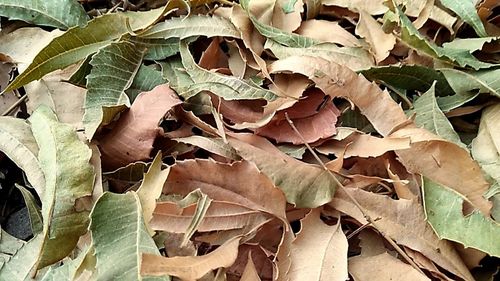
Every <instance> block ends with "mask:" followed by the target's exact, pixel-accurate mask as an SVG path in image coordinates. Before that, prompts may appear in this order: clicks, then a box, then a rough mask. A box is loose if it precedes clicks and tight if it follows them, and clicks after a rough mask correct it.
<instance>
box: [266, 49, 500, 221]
mask: <svg viewBox="0 0 500 281" xmlns="http://www.w3.org/2000/svg"><path fill="white" fill-rule="evenodd" d="M269 70H270V73H283V72H288V73H289V72H294V73H300V74H303V75H306V76H307V77H309V79H311V80H312V81H314V82H315V83H316V86H317V87H318V88H320V89H321V90H323V91H324V92H325V94H328V95H330V96H332V97H344V98H347V99H349V100H350V101H351V102H353V103H354V104H355V105H356V106H357V107H358V108H359V110H360V111H361V113H362V114H363V115H365V116H366V118H367V119H368V120H369V121H370V122H371V124H372V125H373V127H374V128H375V129H376V130H377V131H378V132H379V133H380V134H381V135H382V136H389V135H390V136H392V137H399V138H405V137H409V138H410V141H411V148H409V149H404V150H398V151H397V154H398V156H399V157H400V159H401V162H402V163H403V164H404V165H405V166H406V167H407V168H408V170H410V172H413V173H418V174H421V175H424V176H426V177H428V178H430V179H432V180H433V181H435V182H438V183H440V184H443V185H445V186H448V187H450V188H452V189H454V190H455V191H457V192H459V193H460V194H462V195H464V196H465V197H466V198H467V199H469V201H470V202H471V203H472V205H473V206H474V207H475V208H476V209H478V210H480V211H481V212H482V213H483V214H485V215H489V213H490V209H491V203H490V202H489V201H488V200H486V199H485V198H484V197H483V196H482V194H484V193H485V192H486V191H487V190H488V187H489V184H488V182H487V181H486V180H485V179H484V177H483V175H482V174H481V170H480V168H479V165H478V164H477V163H476V162H475V161H473V160H472V158H471V157H470V155H469V153H468V152H467V151H465V150H464V149H462V148H461V147H459V146H457V145H455V144H453V143H450V142H447V141H445V140H443V139H441V138H440V137H438V136H436V135H434V134H432V133H431V132H429V131H427V130H425V129H422V128H417V127H416V125H415V124H414V123H413V122H412V121H411V120H408V118H407V117H406V115H405V113H404V112H403V110H402V109H401V107H400V106H399V105H398V104H397V103H396V102H395V101H394V100H393V99H392V98H391V97H390V95H389V94H388V93H387V92H385V91H382V90H381V89H380V88H379V87H377V85H375V84H373V83H370V82H369V81H368V80H367V79H366V78H364V77H363V76H361V75H357V74H356V73H355V72H353V71H352V70H350V69H348V68H347V67H343V66H341V65H338V64H336V63H334V62H330V61H327V60H324V59H322V58H313V57H289V58H286V59H282V60H279V61H276V62H275V63H273V64H272V65H271V66H270V69H269ZM465 171H466V172H465Z"/></svg>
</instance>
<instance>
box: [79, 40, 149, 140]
mask: <svg viewBox="0 0 500 281" xmlns="http://www.w3.org/2000/svg"><path fill="white" fill-rule="evenodd" d="M145 51H146V50H145V49H137V48H136V46H134V44H132V43H130V42H127V41H123V42H117V43H111V44H110V45H108V46H106V47H105V48H102V49H100V50H99V52H97V54H95V56H93V57H92V60H91V61H90V64H91V65H92V66H93V67H92V70H91V71H90V74H89V75H88V76H87V89H88V91H87V96H86V98H85V114H84V115H83V125H84V126H85V134H86V135H87V137H88V138H89V139H91V138H92V136H93V135H94V133H95V132H96V130H97V129H98V128H99V125H100V124H101V123H103V124H109V123H110V122H111V120H112V119H113V118H114V116H115V115H116V113H118V112H119V111H121V110H122V109H123V106H130V102H129V100H128V97H127V95H125V90H126V89H128V88H129V87H130V85H131V84H132V81H133V80H134V77H135V74H136V73H137V71H138V69H139V67H140V66H141V62H142V57H143V56H144V52H145Z"/></svg>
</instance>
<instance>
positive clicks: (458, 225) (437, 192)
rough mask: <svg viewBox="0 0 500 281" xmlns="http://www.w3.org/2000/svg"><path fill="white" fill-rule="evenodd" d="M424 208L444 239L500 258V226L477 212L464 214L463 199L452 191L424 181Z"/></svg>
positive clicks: (437, 231) (433, 225)
mask: <svg viewBox="0 0 500 281" xmlns="http://www.w3.org/2000/svg"><path fill="white" fill-rule="evenodd" d="M423 197H424V204H425V205H424V206H425V213H426V214H427V220H428V221H429V223H430V225H431V226H432V228H433V229H434V231H435V232H436V234H437V235H438V236H439V237H440V238H441V239H448V240H452V241H455V242H458V243H460V244H463V245H464V246H465V247H472V248H475V249H478V250H481V251H483V252H485V253H487V254H489V255H491V256H495V257H500V244H499V243H498V242H497V241H498V237H500V225H499V224H498V223H497V222H495V221H493V220H491V219H490V218H487V217H485V216H483V215H482V214H480V213H479V212H477V211H475V212H473V213H472V214H469V215H468V216H464V215H463V213H462V204H463V201H464V199H463V198H462V197H461V196H460V195H458V194H456V193H454V192H453V191H451V190H449V189H447V188H446V187H444V186H441V185H439V184H437V183H435V182H433V181H431V180H429V179H427V178H424V193H423Z"/></svg>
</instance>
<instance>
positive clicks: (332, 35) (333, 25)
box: [296, 20, 360, 47]
mask: <svg viewBox="0 0 500 281" xmlns="http://www.w3.org/2000/svg"><path fill="white" fill-rule="evenodd" d="M326 30H327V31H328V32H325V31H326ZM296 32H297V33H298V34H300V35H303V36H306V37H310V38H314V39H317V40H319V41H321V42H331V43H337V44H340V45H342V46H346V47H358V46H359V45H360V42H359V40H358V38H356V36H354V35H352V34H351V33H350V32H349V31H347V30H345V29H344V28H343V27H341V26H340V25H339V24H338V23H337V22H334V21H327V20H306V21H303V22H302V24H301V25H300V27H299V29H297V31H296Z"/></svg>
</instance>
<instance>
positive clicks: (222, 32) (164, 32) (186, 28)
mask: <svg viewBox="0 0 500 281" xmlns="http://www.w3.org/2000/svg"><path fill="white" fill-rule="evenodd" d="M198 35H203V36H206V37H214V36H227V37H233V38H240V32H239V31H238V30H237V29H236V27H235V26H234V25H233V24H232V23H231V22H230V21H229V20H227V19H225V18H221V17H217V16H205V15H196V16H188V17H181V18H172V19H169V20H166V21H164V22H162V23H158V24H156V25H155V26H154V27H152V28H151V29H149V30H148V31H146V32H145V33H143V34H141V37H145V38H163V39H168V38H180V39H184V38H188V37H192V36H198Z"/></svg>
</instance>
